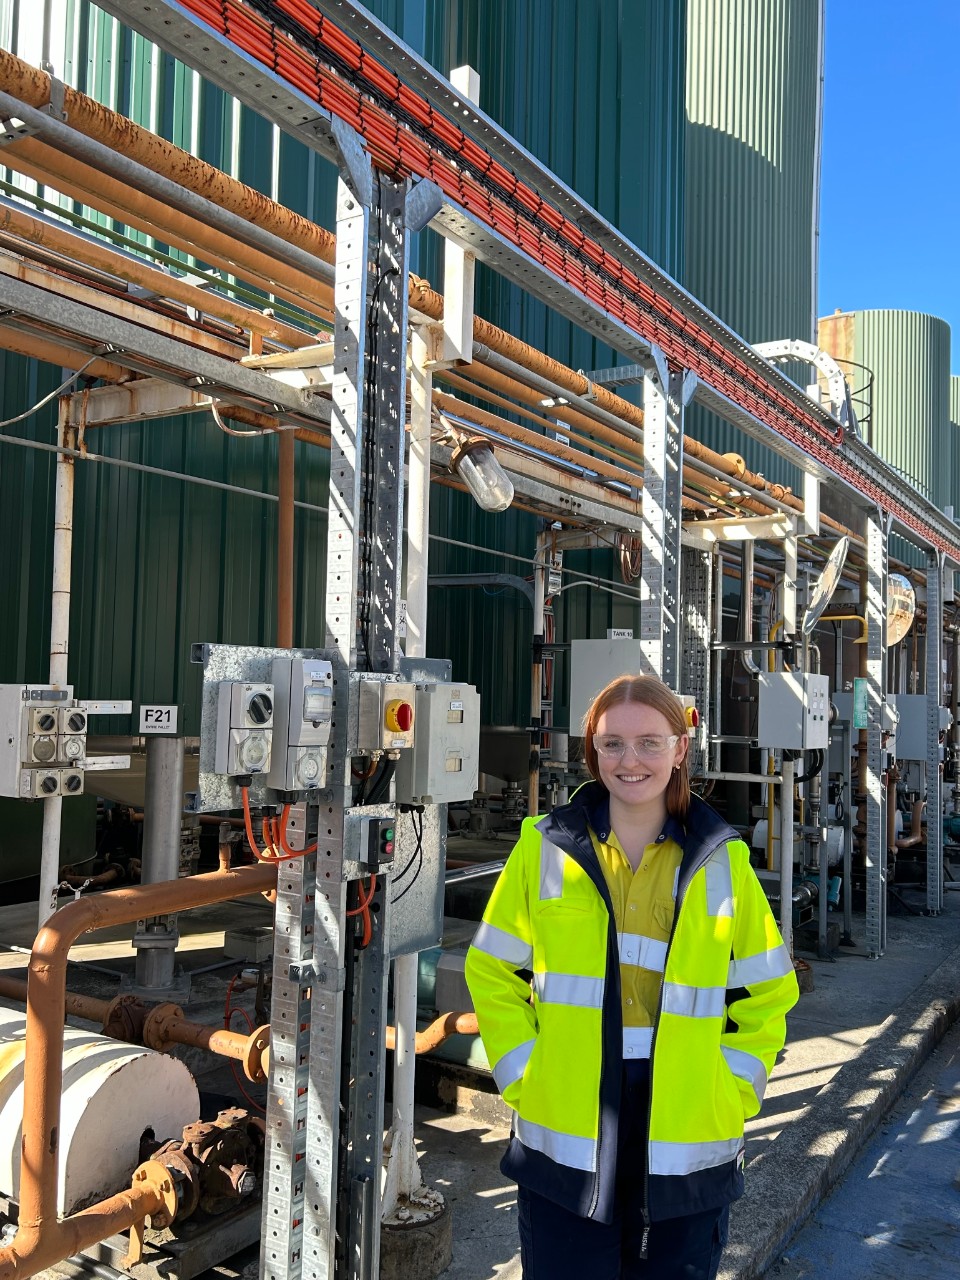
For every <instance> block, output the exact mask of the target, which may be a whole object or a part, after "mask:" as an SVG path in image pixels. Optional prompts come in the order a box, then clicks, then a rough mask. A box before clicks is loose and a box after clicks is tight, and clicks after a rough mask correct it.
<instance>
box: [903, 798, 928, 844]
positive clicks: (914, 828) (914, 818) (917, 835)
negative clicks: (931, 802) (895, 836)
mask: <svg viewBox="0 0 960 1280" xmlns="http://www.w3.org/2000/svg"><path fill="white" fill-rule="evenodd" d="M926 803H927V802H926V800H914V802H913V811H912V813H911V814H910V834H909V835H908V836H901V837H900V839H899V840H898V841H897V848H898V849H912V848H913V846H914V845H917V844H920V842H921V841H922V840H923V834H922V823H921V818H922V816H923V810H924V808H925V807H926Z"/></svg>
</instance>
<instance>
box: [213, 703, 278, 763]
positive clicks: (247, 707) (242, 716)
mask: <svg viewBox="0 0 960 1280" xmlns="http://www.w3.org/2000/svg"><path fill="white" fill-rule="evenodd" d="M272 745H273V685H272V684H251V683H247V682H246V681H243V680H222V681H221V682H220V686H219V688H218V690H217V749H216V758H215V762H214V769H215V770H216V772H217V773H225V774H228V775H231V776H236V775H238V774H246V773H251V774H253V773H267V772H269V769H270V754H271V749H272Z"/></svg>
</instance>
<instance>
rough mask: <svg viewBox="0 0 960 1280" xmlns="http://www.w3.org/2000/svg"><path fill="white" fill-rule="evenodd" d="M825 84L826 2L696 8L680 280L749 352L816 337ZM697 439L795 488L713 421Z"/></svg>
mask: <svg viewBox="0 0 960 1280" xmlns="http://www.w3.org/2000/svg"><path fill="white" fill-rule="evenodd" d="M822 75H823V2H822V0H687V70H686V113H687V129H686V144H685V174H686V178H685V187H684V218H685V224H684V225H685V240H684V269H683V276H682V279H683V283H684V284H685V286H686V287H687V288H688V289H689V290H690V292H691V293H693V294H694V295H695V296H696V297H698V298H699V299H700V300H701V301H702V302H703V303H704V304H705V305H706V306H707V307H709V308H710V310H711V311H713V312H714V313H715V314H716V315H717V316H719V317H720V319H721V320H723V321H725V322H726V323H727V324H728V325H730V326H731V327H732V328H733V329H734V330H736V332H737V333H739V334H741V335H742V336H743V337H744V338H746V339H747V341H748V342H769V341H774V340H776V339H778V338H799V339H802V340H803V341H806V342H809V341H812V340H813V337H814V332H815V319H816V301H815V299H816V269H817V246H816V233H817V219H818V207H819V191H820V119H821V86H822ZM787 372H788V373H789V372H790V370H789V369H788V370H787ZM796 375H797V377H798V380H800V381H801V383H804V384H805V381H806V371H805V370H803V369H798V370H797V371H796ZM688 429H689V431H690V433H691V434H692V435H694V436H697V437H698V438H700V439H701V440H703V441H704V443H706V444H708V445H710V447H711V448H714V449H717V450H719V451H720V452H722V453H726V452H728V451H732V452H735V453H741V454H742V455H743V456H744V457H745V458H746V460H747V464H748V466H750V467H751V468H753V469H754V470H756V471H761V472H762V473H763V474H764V475H766V476H767V477H768V478H769V479H771V480H776V481H779V482H780V483H782V484H789V485H792V486H793V487H794V488H796V487H797V484H798V472H797V470H796V468H794V467H792V466H791V465H790V464H789V463H786V462H785V461H783V460H782V459H781V458H780V457H778V456H777V455H776V454H775V453H773V452H772V451H770V450H768V449H765V448H764V447H763V446H761V445H758V444H755V443H753V442H752V441H748V440H746V439H745V438H744V437H743V436H742V434H741V433H740V432H739V431H737V430H736V429H735V428H733V427H731V426H730V425H729V424H727V423H725V422H723V421H722V420H720V419H719V418H717V417H716V416H714V415H710V414H706V413H704V412H702V411H701V410H699V409H698V408H696V407H695V408H694V411H693V412H692V413H691V414H690V420H689V427H688Z"/></svg>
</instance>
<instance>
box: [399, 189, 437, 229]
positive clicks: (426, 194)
mask: <svg viewBox="0 0 960 1280" xmlns="http://www.w3.org/2000/svg"><path fill="white" fill-rule="evenodd" d="M443 200H444V196H443V192H442V191H441V190H440V188H439V187H438V186H437V184H436V183H435V182H431V181H430V180H429V178H421V179H420V181H419V182H415V183H414V184H413V186H411V188H410V190H409V191H408V192H407V207H406V223H407V230H408V231H422V230H423V228H424V227H425V226H427V225H428V224H429V223H430V222H431V221H432V220H433V219H434V218H435V217H436V216H437V214H438V213H439V212H440V210H441V209H442V208H443Z"/></svg>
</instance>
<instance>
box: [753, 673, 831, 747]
mask: <svg viewBox="0 0 960 1280" xmlns="http://www.w3.org/2000/svg"><path fill="white" fill-rule="evenodd" d="M757 679H758V682H759V714H758V717H757V745H758V746H760V747H773V748H775V749H780V750H786V751H826V750H827V748H828V747H829V745H830V738H829V732H830V729H829V725H830V681H829V679H828V677H827V676H823V675H814V674H813V673H812V672H809V671H761V672H760V675H759V676H758V678H757Z"/></svg>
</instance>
